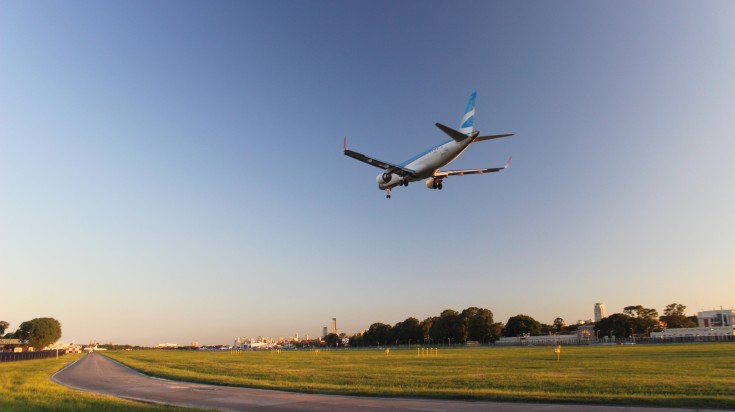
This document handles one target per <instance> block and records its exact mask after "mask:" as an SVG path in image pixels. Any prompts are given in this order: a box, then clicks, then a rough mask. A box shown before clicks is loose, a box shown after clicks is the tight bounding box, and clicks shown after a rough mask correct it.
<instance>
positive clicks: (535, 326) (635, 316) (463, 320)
mask: <svg viewBox="0 0 735 412" xmlns="http://www.w3.org/2000/svg"><path fill="white" fill-rule="evenodd" d="M685 311H686V306H684V305H682V304H678V303H672V304H670V305H668V306H666V308H665V309H664V314H663V315H662V316H659V314H658V311H657V310H655V309H651V308H645V307H643V306H641V305H635V306H626V307H625V308H624V309H623V312H622V313H615V314H613V315H610V316H608V317H606V318H604V319H602V320H600V321H599V322H597V323H596V324H595V334H596V335H597V337H604V336H615V337H627V336H631V335H632V334H644V333H649V332H651V331H655V330H658V329H659V328H662V327H669V328H687V327H694V326H697V318H696V316H686V314H685ZM577 327H578V325H567V323H566V322H565V321H564V319H562V318H560V317H557V318H556V319H554V322H553V323H552V324H551V325H548V324H544V323H541V322H539V321H537V320H536V319H534V318H532V317H531V316H528V315H523V314H519V315H516V316H511V317H510V318H509V319H508V321H507V322H506V323H502V322H495V321H494V319H493V312H492V311H491V310H490V309H485V308H478V307H470V308H467V309H465V310H463V311H461V312H457V311H455V310H452V309H446V310H444V311H442V312H441V313H440V314H439V316H431V317H428V318H426V319H424V320H423V321H419V320H418V319H417V318H415V317H409V318H407V319H406V320H404V321H401V322H398V323H396V324H395V325H389V324H385V323H382V322H376V323H373V324H372V325H370V327H369V328H368V329H367V330H366V331H365V332H363V333H358V334H354V335H352V336H347V335H346V334H344V333H343V334H340V335H336V334H334V333H331V334H329V335H327V336H326V337H325V344H326V345H327V346H331V347H334V346H342V342H343V339H344V338H349V346H391V345H411V344H428V345H439V344H452V343H462V344H464V343H467V342H470V341H475V342H478V343H491V342H495V341H496V340H498V339H499V338H500V337H503V336H505V337H516V336H524V335H526V336H538V335H547V334H554V333H573V332H575V331H576V330H577Z"/></svg>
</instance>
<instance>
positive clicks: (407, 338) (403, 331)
mask: <svg viewBox="0 0 735 412" xmlns="http://www.w3.org/2000/svg"><path fill="white" fill-rule="evenodd" d="M393 334H394V335H395V337H396V339H398V341H399V342H400V343H403V344H409V343H410V342H413V343H419V342H420V341H421V338H422V335H423V333H422V331H421V324H420V323H419V320H418V319H416V318H414V317H411V318H408V319H406V320H404V321H403V322H398V323H396V324H395V326H393Z"/></svg>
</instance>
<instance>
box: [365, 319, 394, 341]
mask: <svg viewBox="0 0 735 412" xmlns="http://www.w3.org/2000/svg"><path fill="white" fill-rule="evenodd" d="M392 334H393V328H392V327H391V326H390V325H386V324H385V323H380V322H376V323H373V324H372V325H370V328H369V329H368V330H367V332H365V335H364V338H365V344H367V345H372V344H376V345H387V344H388V342H389V341H390V340H391V338H392Z"/></svg>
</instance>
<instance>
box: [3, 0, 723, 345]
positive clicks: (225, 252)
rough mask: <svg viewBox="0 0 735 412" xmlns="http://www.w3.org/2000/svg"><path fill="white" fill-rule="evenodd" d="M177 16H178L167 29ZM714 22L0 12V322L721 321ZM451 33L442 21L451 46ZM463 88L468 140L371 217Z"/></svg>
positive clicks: (630, 8) (639, 17)
mask: <svg viewBox="0 0 735 412" xmlns="http://www.w3.org/2000/svg"><path fill="white" fill-rule="evenodd" d="M172 10H175V12H172ZM733 15H735V3H733V2H727V1H706V2H701V3H696V4H695V3H690V2H685V1H673V2H667V3H658V2H651V3H640V4H639V3H635V4H620V3H614V2H610V3H588V2H583V1H571V2H550V3H525V2H513V3H503V2H479V1H463V2H459V3H454V2H452V3H450V2H442V1H433V0H429V1H421V2H419V1H407V2H398V3H396V2H390V1H382V0H378V1H375V2H370V3H359V2H338V1H329V0H327V1H324V2H319V3H303V2H289V1H275V2H272V1H268V2H266V1H252V2H217V3H200V2H193V1H181V2H178V1H177V2H173V1H168V0H164V1H160V2H155V3H150V4H149V3H146V4H141V3H128V2H124V3H106V2H85V1H80V2H70V3H67V2H65V3H52V2H51V3H45V2H44V3H37V2H23V1H15V0H11V1H5V2H3V3H2V5H0V49H1V50H2V54H3V64H2V65H0V279H2V281H3V289H2V291H1V292H0V302H1V303H0V320H5V321H7V322H9V323H10V324H11V326H10V330H14V329H15V328H17V327H18V325H19V324H20V323H21V322H23V321H26V320H30V319H33V318H38V317H53V318H55V319H57V320H59V321H60V322H61V324H62V333H63V335H62V339H63V340H65V341H72V340H76V341H78V342H86V341H88V340H89V339H96V340H98V341H103V342H107V341H113V342H126V343H133V344H156V343H159V342H172V341H176V342H184V343H186V342H192V341H199V342H200V343H205V342H218V341H219V342H229V341H230V340H231V339H232V337H233V336H243V335H246V336H247V335H254V334H259V335H266V336H267V335H270V336H280V335H284V336H288V335H289V334H290V333H293V331H295V330H299V331H300V333H304V334H306V333H308V334H310V335H311V336H317V335H319V334H320V332H321V328H322V327H324V326H327V327H328V326H329V320H330V319H331V318H338V319H339V320H340V324H339V328H340V329H341V330H344V331H357V330H361V329H364V328H367V327H369V325H370V324H371V323H373V322H383V323H389V324H395V323H396V322H399V321H402V320H404V319H406V318H407V317H409V316H413V317H416V318H418V319H424V318H426V317H429V316H436V315H438V314H439V313H440V312H441V311H442V310H444V309H448V308H450V309H454V310H462V309H464V308H467V307H473V306H476V307H483V308H488V309H490V310H492V311H493V313H494V315H495V320H496V321H500V322H505V321H507V319H508V318H509V317H511V316H514V315H517V314H520V313H522V314H526V315H528V316H531V317H533V318H535V319H537V320H539V321H540V322H543V323H550V322H553V319H554V318H556V317H561V318H564V319H566V320H567V321H570V322H573V321H576V320H578V319H589V318H590V316H592V313H591V312H592V310H591V308H592V304H593V303H594V302H604V303H605V305H606V307H607V313H608V314H611V313H615V312H620V311H622V308H624V307H625V306H628V305H639V304H640V305H643V306H645V307H651V308H656V309H657V310H659V312H660V311H662V310H663V308H664V307H665V306H666V305H668V304H670V303H672V302H677V303H681V304H684V305H686V306H687V308H688V309H687V310H688V311H689V313H694V312H696V311H699V310H701V309H709V308H712V307H715V308H717V307H719V306H721V305H722V306H724V307H732V306H735V301H734V300H733V299H734V298H733V294H732V292H731V291H732V290H733V289H735V276H734V275H735V254H733V253H732V251H733V250H735V236H733V233H735V214H733V213H732V211H733V210H735V187H734V186H733V185H732V180H733V179H732V176H733V172H732V167H731V161H730V160H731V159H730V157H731V154H732V153H735V130H734V129H733V122H732V113H733V108H734V107H735V102H733V96H735V76H732V73H734V72H735V26H733V25H732V22H731V18H730V17H731V16H733ZM447 22H455V24H447ZM472 92H477V99H476V103H477V105H476V111H475V120H474V126H475V129H476V130H480V131H481V132H483V133H488V134H490V133H492V134H495V133H515V135H514V136H512V137H507V138H503V139H496V140H491V141H486V142H480V143H477V144H476V145H473V148H472V150H469V151H467V152H465V153H464V154H463V155H462V156H461V157H460V158H458V159H457V160H456V161H455V162H454V163H452V165H451V167H452V168H456V169H465V168H479V167H488V166H495V165H502V164H504V162H505V161H506V159H507V158H508V156H510V155H512V156H513V163H512V164H511V166H510V167H509V168H508V169H507V170H503V171H502V172H501V173H495V174H492V175H476V176H465V177H462V178H447V179H446V180H445V181H444V184H443V186H444V187H443V190H441V191H439V190H428V189H427V188H426V187H424V186H423V185H422V184H418V183H416V184H411V185H409V186H408V187H406V188H402V189H401V190H400V191H398V190H397V191H395V192H394V194H393V196H392V199H390V201H387V199H386V198H385V194H384V193H382V192H381V191H379V190H378V189H377V188H376V183H375V176H376V175H377V169H375V168H373V167H370V166H368V165H365V164H361V163H360V162H356V161H354V160H353V159H350V158H348V157H346V156H344V155H343V154H342V149H343V139H344V138H345V136H347V138H348V140H349V142H350V146H351V147H353V148H355V149H359V150H360V152H362V153H369V154H371V155H373V156H375V157H376V158H379V159H385V160H386V161H391V162H396V163H400V162H401V161H402V160H404V159H407V158H409V157H411V156H412V155H415V154H416V153H418V152H419V151H421V150H422V149H425V148H426V147H432V146H433V145H437V144H440V143H442V142H443V141H445V140H446V138H447V137H446V136H445V135H444V134H443V133H442V132H441V131H440V130H438V129H437V128H436V127H435V126H434V124H435V123H436V122H440V123H442V124H446V125H448V126H451V127H458V126H459V122H460V120H461V117H462V114H463V110H464V109H465V107H466V106H465V105H466V102H467V97H468V96H469V95H470V94H471V93H472Z"/></svg>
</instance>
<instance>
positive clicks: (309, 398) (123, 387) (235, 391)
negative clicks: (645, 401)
mask: <svg viewBox="0 0 735 412" xmlns="http://www.w3.org/2000/svg"><path fill="white" fill-rule="evenodd" d="M52 379H53V380H54V381H55V382H57V383H60V384H62V385H66V386H70V387H72V388H76V389H81V390H85V391H90V392H96V393H102V394H107V395H113V396H118V397H121V398H125V399H132V400H138V401H145V402H153V403H164V404H169V405H176V406H184V407H194V408H205V409H218V410H222V411H253V410H258V411H436V412H438V411H447V412H449V411H456V412H467V411H494V412H520V411H524V412H525V411H530V412H551V411H554V412H582V411H591V412H666V411H676V412H683V411H694V410H693V409H688V410H687V409H663V408H626V407H614V406H589V405H559V404H532V403H506V402H473V401H442V400H428V399H396V398H366V397H357V396H332V395H312V394H304V393H291V392H279V391H271V390H263V389H249V388H235V387H229V386H214V385H203V384H198V383H187V382H178V381H170V380H166V379H158V378H152V377H150V376H146V375H143V374H141V373H139V372H136V371H134V370H132V369H130V368H128V367H127V366H125V365H122V364H120V363H118V362H116V361H113V360H111V359H110V358H108V357H106V356H102V355H100V354H96V353H90V354H88V355H86V356H84V357H82V358H81V359H80V360H79V361H77V362H75V363H73V364H71V365H70V366H68V367H67V368H65V369H63V370H62V371H60V372H58V373H56V374H55V375H54V376H53V377H52Z"/></svg>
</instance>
